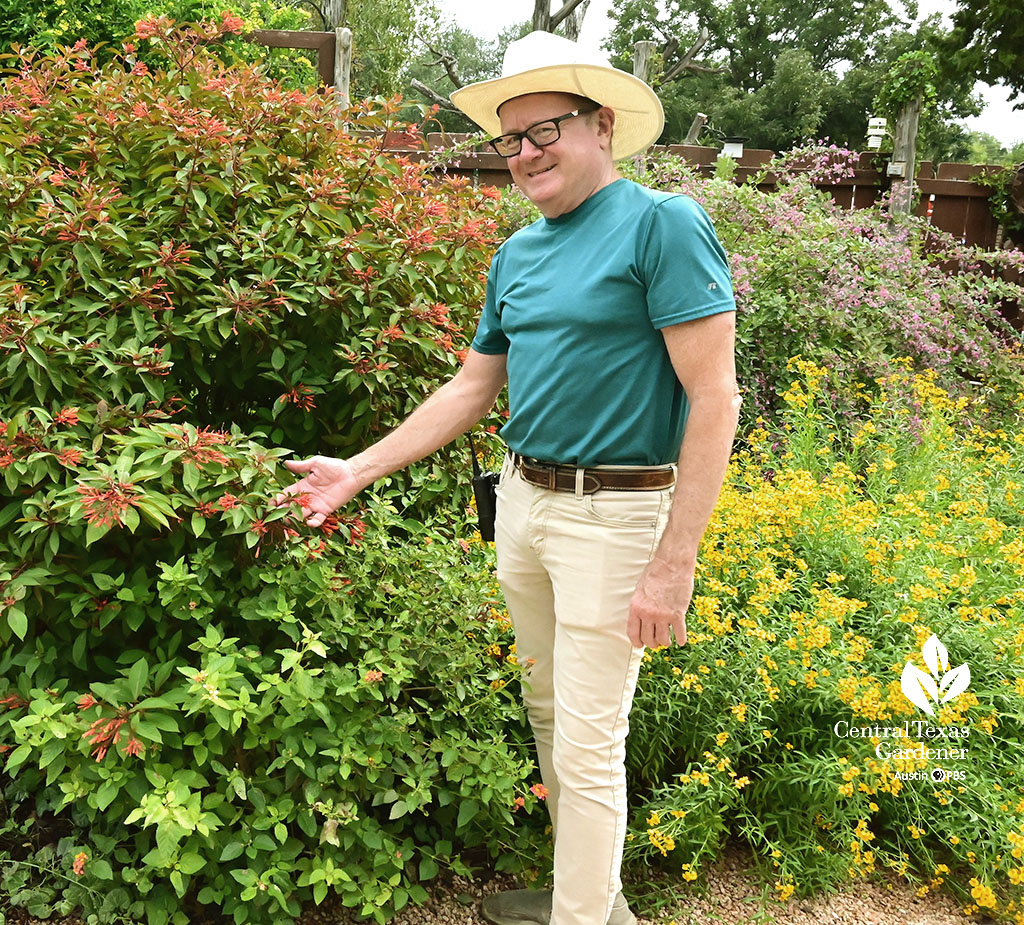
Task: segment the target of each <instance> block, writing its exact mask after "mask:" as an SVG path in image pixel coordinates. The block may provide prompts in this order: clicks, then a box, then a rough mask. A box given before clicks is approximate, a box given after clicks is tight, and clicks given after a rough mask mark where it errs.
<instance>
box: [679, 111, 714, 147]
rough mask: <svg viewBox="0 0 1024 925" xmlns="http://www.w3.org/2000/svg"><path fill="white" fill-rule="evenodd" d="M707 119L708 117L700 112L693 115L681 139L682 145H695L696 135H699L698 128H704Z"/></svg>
mask: <svg viewBox="0 0 1024 925" xmlns="http://www.w3.org/2000/svg"><path fill="white" fill-rule="evenodd" d="M707 121H708V117H707V116H706V115H704V113H702V112H698V113H697V115H695V116H694V117H693V122H691V123H690V130H689V131H688V132H687V133H686V138H684V139H683V144H684V145H695V144H697V137H698V136H699V135H700V130H701V129H702V128H704V123H705V122H707Z"/></svg>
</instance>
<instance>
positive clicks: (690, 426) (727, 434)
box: [627, 312, 740, 646]
mask: <svg viewBox="0 0 1024 925" xmlns="http://www.w3.org/2000/svg"><path fill="white" fill-rule="evenodd" d="M662 334H663V335H664V337H665V345H666V346H667V348H668V352H669V356H670V357H671V359H672V366H673V367H674V369H675V371H676V375H677V376H678V377H679V381H680V382H681V383H682V386H683V388H684V389H685V390H686V395H687V398H688V399H689V402H690V413H689V417H688V418H687V422H686V430H685V432H684V434H683V443H682V447H681V448H680V451H679V466H678V469H679V471H678V477H677V481H676V490H675V495H674V497H673V499H672V507H671V509H670V511H669V519H668V525H667V526H666V527H665V532H664V533H663V534H662V537H661V542H660V543H659V544H658V548H657V550H656V551H655V554H654V558H653V559H652V560H651V563H650V564H649V565H648V566H647V568H646V569H644V572H643V574H642V575H641V576H640V581H639V582H638V583H637V588H636V592H635V593H634V594H633V598H632V600H631V601H630V608H629V620H628V623H627V633H628V634H629V638H630V642H632V643H633V645H634V646H641V645H646V646H667V645H671V643H672V636H671V634H670V632H669V630H670V629H672V630H674V631H675V637H676V642H678V643H679V644H680V645H682V644H684V643H685V642H686V611H687V608H688V607H689V606H690V598H691V596H692V595H693V574H694V570H695V568H696V566H697V548H698V546H699V545H700V540H701V537H702V536H703V535H704V530H705V528H706V527H707V525H708V521H709V520H710V519H711V513H712V511H713V510H714V507H715V503H716V502H717V500H718V494H719V492H720V491H721V488H722V482H723V481H724V479H725V470H726V468H727V466H728V464H729V456H730V454H731V452H732V441H733V437H734V436H735V434H736V425H737V422H738V420H739V408H740V395H739V390H738V389H737V387H736V362H735V357H734V350H735V339H736V313H735V312H721V313H719V314H717V315H709V316H707V317H705V318H698V319H697V320H695V321H686V322H683V323H682V324H676V325H672V326H670V327H667V328H664V329H663V330H662Z"/></svg>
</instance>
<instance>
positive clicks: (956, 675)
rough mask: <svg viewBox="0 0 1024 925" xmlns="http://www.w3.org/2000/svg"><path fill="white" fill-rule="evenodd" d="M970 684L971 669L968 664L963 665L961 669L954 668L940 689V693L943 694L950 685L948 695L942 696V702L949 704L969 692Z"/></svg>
mask: <svg viewBox="0 0 1024 925" xmlns="http://www.w3.org/2000/svg"><path fill="white" fill-rule="evenodd" d="M970 683H971V669H970V668H968V667H967V665H966V664H963V665H961V666H960V667H959V668H954V669H953V670H952V671H951V672H949V673H948V674H947V675H946V676H945V677H944V678H943V679H942V685H941V686H940V687H939V693H940V694H942V691H943V689H945V688H946V685H947V684H948V685H949V687H948V689H946V693H944V694H942V702H943V703H949V701H950V700H952V699H953V698H954V697H958V696H959V695H960V694H962V693H963V692H964V691H965V690H967V685H968V684H970Z"/></svg>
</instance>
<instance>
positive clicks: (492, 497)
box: [467, 434, 501, 543]
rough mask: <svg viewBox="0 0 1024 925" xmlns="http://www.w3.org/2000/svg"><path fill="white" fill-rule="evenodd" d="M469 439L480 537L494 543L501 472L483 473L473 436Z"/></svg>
mask: <svg viewBox="0 0 1024 925" xmlns="http://www.w3.org/2000/svg"><path fill="white" fill-rule="evenodd" d="M467 436H468V437H469V451H470V453H472V454H473V497H474V498H476V514H477V520H478V522H479V524H480V536H481V538H482V539H483V540H485V541H486V542H488V543H493V542H494V519H495V515H496V514H497V513H498V477H499V476H500V475H501V473H500V472H481V471H480V464H479V463H478V462H477V461H476V446H475V445H474V443H473V435H472V434H467Z"/></svg>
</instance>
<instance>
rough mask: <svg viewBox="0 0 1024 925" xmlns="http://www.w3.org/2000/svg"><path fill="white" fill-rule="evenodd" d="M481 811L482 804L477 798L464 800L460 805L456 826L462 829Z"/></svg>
mask: <svg viewBox="0 0 1024 925" xmlns="http://www.w3.org/2000/svg"><path fill="white" fill-rule="evenodd" d="M478 812H480V806H479V804H478V803H477V802H476V800H464V801H463V802H462V805H461V806H460V807H459V818H458V821H457V822H456V823H455V828H457V829H461V828H462V827H463V826H464V825H466V823H468V822H469V821H470V820H472V819H473V818H474V817H475V816H476V814H477V813H478Z"/></svg>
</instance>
